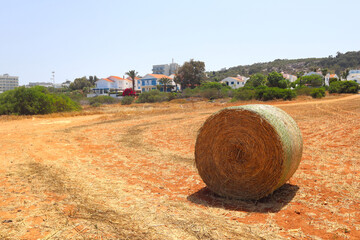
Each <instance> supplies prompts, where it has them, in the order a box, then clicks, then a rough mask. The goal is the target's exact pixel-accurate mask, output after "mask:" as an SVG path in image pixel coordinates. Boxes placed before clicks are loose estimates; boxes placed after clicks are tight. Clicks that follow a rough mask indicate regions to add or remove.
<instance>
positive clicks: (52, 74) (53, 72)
mask: <svg viewBox="0 0 360 240" xmlns="http://www.w3.org/2000/svg"><path fill="white" fill-rule="evenodd" d="M51 76H52V77H51V80H52V82H53V88H54V92H55V71H52V72H51Z"/></svg>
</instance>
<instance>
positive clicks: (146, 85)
mask: <svg viewBox="0 0 360 240" xmlns="http://www.w3.org/2000/svg"><path fill="white" fill-rule="evenodd" d="M162 78H167V79H169V80H170V81H169V84H166V85H167V87H166V92H171V91H177V90H180V86H179V85H178V84H176V83H175V82H174V75H171V76H166V75H164V74H147V75H145V76H144V77H143V78H141V79H140V80H138V81H139V83H140V84H141V92H148V91H151V90H155V89H159V90H160V91H162V92H163V91H164V86H163V84H162V83H161V82H160V79H162Z"/></svg>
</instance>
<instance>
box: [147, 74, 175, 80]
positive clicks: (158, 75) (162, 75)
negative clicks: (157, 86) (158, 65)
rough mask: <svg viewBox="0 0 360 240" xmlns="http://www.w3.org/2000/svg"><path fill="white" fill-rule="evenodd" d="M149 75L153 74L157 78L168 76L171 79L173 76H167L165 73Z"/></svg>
mask: <svg viewBox="0 0 360 240" xmlns="http://www.w3.org/2000/svg"><path fill="white" fill-rule="evenodd" d="M148 75H150V76H153V77H155V78H168V79H171V77H169V76H166V75H164V74H148Z"/></svg>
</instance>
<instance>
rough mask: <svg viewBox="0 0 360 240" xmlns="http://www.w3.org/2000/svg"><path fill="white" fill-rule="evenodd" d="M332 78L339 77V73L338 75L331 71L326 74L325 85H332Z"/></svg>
mask: <svg viewBox="0 0 360 240" xmlns="http://www.w3.org/2000/svg"><path fill="white" fill-rule="evenodd" d="M330 78H337V79H339V77H338V75H336V74H330V73H328V74H326V75H325V85H326V86H329V85H330Z"/></svg>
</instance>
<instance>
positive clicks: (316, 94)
mask: <svg viewBox="0 0 360 240" xmlns="http://www.w3.org/2000/svg"><path fill="white" fill-rule="evenodd" d="M310 95H311V96H312V97H313V98H322V97H325V90H324V89H323V88H313V89H312V90H311V93H310Z"/></svg>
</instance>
